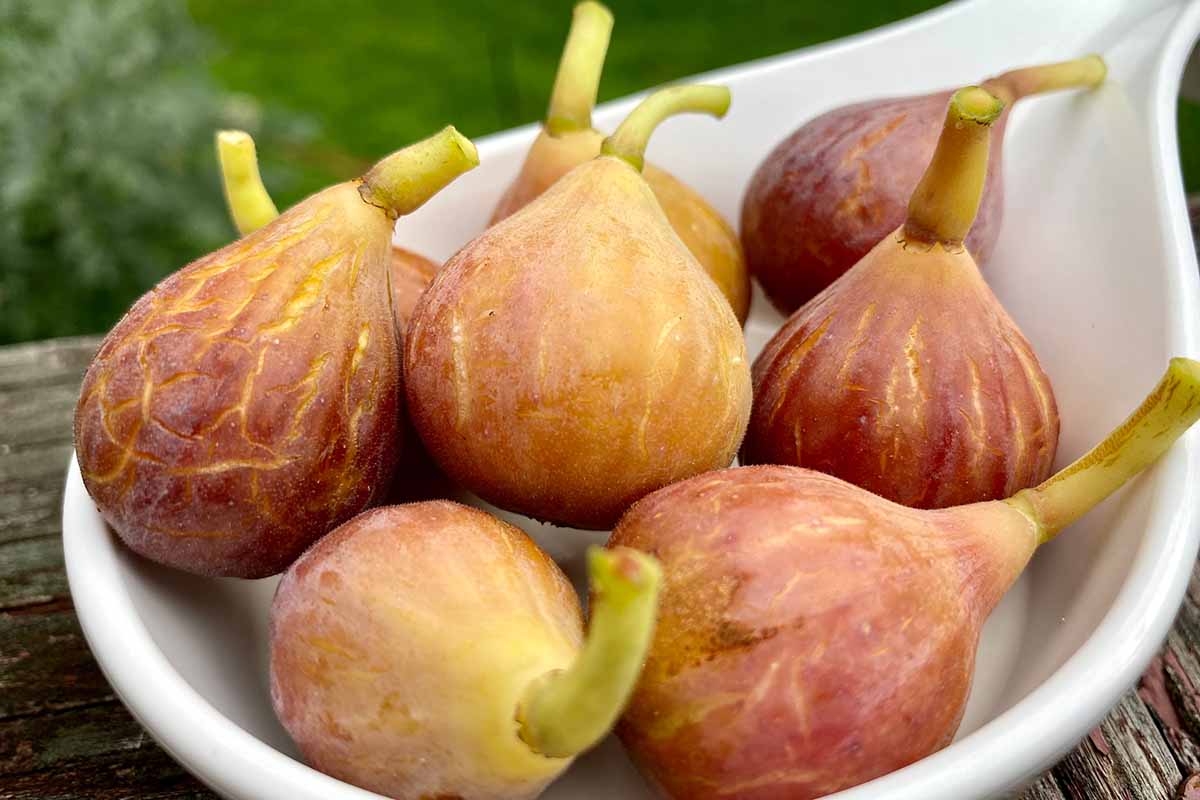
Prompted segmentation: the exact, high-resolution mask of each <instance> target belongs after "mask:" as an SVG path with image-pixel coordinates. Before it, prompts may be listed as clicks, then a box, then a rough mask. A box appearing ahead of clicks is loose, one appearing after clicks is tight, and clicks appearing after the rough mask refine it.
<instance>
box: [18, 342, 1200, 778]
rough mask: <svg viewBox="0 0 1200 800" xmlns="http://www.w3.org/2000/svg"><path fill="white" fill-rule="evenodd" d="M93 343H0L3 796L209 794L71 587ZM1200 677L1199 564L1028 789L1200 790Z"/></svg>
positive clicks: (94, 345)
mask: <svg viewBox="0 0 1200 800" xmlns="http://www.w3.org/2000/svg"><path fill="white" fill-rule="evenodd" d="M97 342H98V340H97V339H95V338H81V339H60V340H55V341H49V342H39V343H34V344H28V345H19V346H13V347H7V348H0V800H18V798H19V799H20V800H35V798H36V800H52V799H53V800H68V799H69V800H83V798H87V799H88V800H116V798H146V799H147V800H148V799H150V798H154V799H155V800H158V799H163V800H165V798H172V799H173V800H178V799H181V798H205V800H210V799H211V798H214V797H215V796H214V795H213V794H212V793H210V792H208V791H207V790H206V789H204V788H203V787H202V786H201V785H200V784H199V782H197V781H196V780H195V779H194V778H192V777H191V776H190V775H188V774H187V773H186V772H185V771H184V770H183V769H182V768H181V767H180V766H179V765H178V764H176V763H175V762H174V761H172V760H171V758H170V757H169V756H168V755H167V754H166V753H165V752H163V750H162V749H161V748H159V747H158V746H157V745H156V744H155V743H154V740H153V739H151V738H150V737H149V736H148V735H147V734H146V732H145V731H144V730H142V728H141V727H140V726H139V725H138V724H137V722H135V721H134V720H133V718H132V717H130V715H129V713H128V712H127V711H126V710H125V709H124V707H123V706H122V705H121V703H120V701H119V700H117V699H116V697H115V696H114V695H113V692H112V689H111V688H110V687H109V685H108V683H107V682H106V681H105V680H104V677H103V676H102V675H101V674H100V669H99V668H98V667H97V665H96V662H95V661H94V660H93V658H92V654H91V652H90V651H89V650H88V648H87V644H86V643H85V642H84V639H83V634H82V633H81V631H80V629H79V622H78V621H77V620H76V618H75V611H74V608H73V606H72V605H71V595H70V593H69V591H68V590H67V579H66V575H65V574H64V572H63V555H62V542H61V532H62V531H61V524H60V513H59V512H60V509H59V506H60V504H61V502H62V488H63V476H64V470H65V468H66V464H67V460H68V457H69V455H70V452H71V417H72V414H73V412H74V408H75V399H76V396H77V394H78V390H79V382H80V378H81V376H82V374H83V370H84V368H85V367H86V366H87V363H88V361H89V360H90V358H91V356H92V353H93V352H94V350H95V348H96V345H97ZM1198 687H1200V571H1198V572H1194V573H1193V576H1192V582H1191V586H1190V587H1189V591H1188V596H1187V600H1186V601H1185V603H1184V606H1183V609H1182V610H1181V611H1180V614H1179V618H1178V620H1177V621H1176V623H1175V627H1174V629H1173V630H1172V631H1171V635H1170V638H1169V639H1168V640H1167V642H1166V646H1165V648H1164V649H1163V651H1162V654H1161V655H1160V656H1159V658H1158V659H1156V660H1155V662H1154V663H1153V664H1152V665H1151V667H1150V669H1149V670H1148V671H1147V673H1146V674H1145V675H1144V676H1143V677H1142V680H1141V682H1140V684H1139V685H1138V687H1137V688H1136V689H1135V690H1132V691H1130V692H1129V694H1127V695H1126V696H1125V698H1124V699H1123V700H1122V701H1121V703H1120V705H1118V706H1117V708H1116V709H1114V710H1113V712H1112V714H1111V715H1110V716H1109V718H1108V719H1107V720H1105V721H1104V723H1103V724H1102V725H1101V726H1100V727H1099V728H1098V729H1097V730H1095V731H1093V732H1092V734H1091V735H1090V736H1089V737H1088V738H1086V739H1085V740H1084V741H1083V742H1082V743H1081V744H1080V745H1079V747H1078V748H1077V749H1076V750H1075V751H1074V752H1073V753H1071V754H1070V755H1069V756H1067V758H1066V759H1065V760H1064V761H1063V762H1062V763H1060V764H1059V765H1058V766H1056V767H1055V768H1054V769H1053V770H1051V771H1050V772H1049V773H1047V774H1046V775H1045V776H1044V777H1043V778H1042V780H1041V781H1040V782H1039V783H1038V784H1037V785H1036V786H1034V787H1033V788H1032V789H1030V790H1029V791H1028V792H1027V793H1026V794H1025V795H1024V797H1023V799H1022V800H1063V798H1071V799H1072V800H1170V799H1171V798H1189V800H1200V689H1198ZM281 800H287V799H286V798H281Z"/></svg>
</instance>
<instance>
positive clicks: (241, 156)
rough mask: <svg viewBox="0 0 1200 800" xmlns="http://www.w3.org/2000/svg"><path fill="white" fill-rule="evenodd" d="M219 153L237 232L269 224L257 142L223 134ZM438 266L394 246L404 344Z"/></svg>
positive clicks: (395, 296) (395, 298)
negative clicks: (255, 143) (407, 330)
mask: <svg viewBox="0 0 1200 800" xmlns="http://www.w3.org/2000/svg"><path fill="white" fill-rule="evenodd" d="M217 154H218V157H219V159H220V162H221V181H222V185H223V186H224V188H225V200H226V203H227V204H228V206H229V215H230V217H232V218H233V224H234V225H235V226H236V227H237V230H238V233H240V234H242V235H243V236H245V235H246V234H248V233H253V232H254V231H256V230H258V229H259V228H261V227H262V226H263V225H266V224H267V223H268V222H270V221H271V220H273V219H275V217H277V216H279V212H278V211H277V210H276V209H275V203H274V202H273V201H272V200H271V196H270V194H268V193H267V189H266V187H265V186H264V185H263V182H262V176H261V175H260V173H259V170H258V156H257V154H256V153H255V147H254V139H253V138H252V137H251V136H250V134H248V133H246V132H245V131H221V132H220V133H218V134H217ZM437 271H438V265H437V264H435V263H434V262H432V261H430V260H429V259H428V258H426V257H425V256H422V255H420V254H418V253H414V252H413V251H411V250H406V249H404V248H403V247H400V246H399V245H393V246H392V258H391V287H392V289H391V291H392V311H393V313H394V314H395V317H396V332H397V333H398V334H399V336H400V341H404V329H405V327H407V325H408V320H409V318H410V317H411V316H412V311H413V308H414V307H416V305H417V299H418V298H420V296H421V295H422V294H423V293H424V292H425V290H426V289H428V288H429V284H430V283H432V282H433V276H434V275H436V274H437Z"/></svg>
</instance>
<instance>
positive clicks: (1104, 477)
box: [1005, 358, 1200, 544]
mask: <svg viewBox="0 0 1200 800" xmlns="http://www.w3.org/2000/svg"><path fill="white" fill-rule="evenodd" d="M1197 419H1200V362H1197V361H1193V360H1191V359H1189V358H1173V359H1171V364H1170V366H1168V367H1167V372H1166V374H1165V375H1163V377H1162V380H1160V381H1159V382H1158V386H1156V387H1155V388H1154V391H1152V392H1151V393H1150V394H1149V395H1148V396H1147V397H1146V399H1145V400H1144V401H1142V404H1141V406H1139V407H1138V409H1137V411H1134V412H1133V414H1132V415H1131V416H1130V417H1129V419H1127V420H1125V422H1124V423H1122V424H1121V427H1119V428H1117V429H1116V430H1115V431H1113V432H1112V433H1110V434H1109V435H1108V437H1107V438H1105V440H1104V441H1102V442H1101V443H1100V444H1098V445H1096V446H1095V447H1093V448H1092V449H1091V450H1090V451H1088V453H1087V454H1086V455H1084V456H1083V457H1082V458H1080V459H1079V460H1078V461H1076V462H1075V463H1074V464H1072V465H1071V466H1069V467H1067V468H1066V469H1064V470H1062V471H1061V472H1059V473H1058V474H1056V475H1052V476H1051V477H1050V478H1049V479H1048V480H1047V481H1046V482H1045V483H1043V484H1041V485H1040V486H1035V487H1033V488H1031V489H1023V490H1021V491H1020V492H1017V493H1016V494H1015V495H1013V496H1012V497H1010V498H1009V499H1008V500H1006V501H1005V502H1007V503H1009V504H1010V505H1013V506H1015V507H1016V508H1018V509H1019V510H1020V511H1022V512H1023V513H1024V514H1025V515H1026V516H1028V517H1030V519H1032V520H1033V521H1034V523H1035V524H1036V525H1037V526H1038V531H1039V534H1040V535H1039V544H1041V543H1045V542H1048V541H1050V540H1051V539H1053V538H1054V537H1055V536H1056V535H1057V534H1058V532H1059V531H1061V530H1062V529H1063V528H1065V527H1067V526H1068V525H1070V524H1071V523H1072V522H1074V521H1075V520H1077V519H1079V518H1080V517H1081V516H1083V515H1084V514H1086V513H1087V512H1088V511H1090V510H1091V509H1092V508H1093V507H1094V506H1095V505H1097V504H1098V503H1099V502H1100V501H1101V500H1103V499H1104V498H1106V497H1108V496H1109V495H1110V494H1112V493H1113V492H1115V491H1116V490H1117V489H1119V488H1121V486H1122V485H1124V484H1125V482H1126V481H1128V480H1129V479H1130V478H1132V477H1133V476H1135V475H1137V474H1138V473H1139V472H1141V471H1142V470H1143V469H1145V468H1146V467H1148V466H1150V465H1151V464H1153V463H1154V462H1155V461H1157V460H1158V458H1159V456H1161V455H1162V454H1163V453H1165V452H1166V451H1167V449H1168V448H1169V447H1170V446H1171V445H1172V444H1173V443H1174V442H1175V440H1176V439H1178V438H1179V437H1180V436H1182V435H1183V433H1184V432H1185V431H1186V430H1187V429H1188V428H1189V427H1191V426H1192V424H1193V423H1194V422H1196V420H1197Z"/></svg>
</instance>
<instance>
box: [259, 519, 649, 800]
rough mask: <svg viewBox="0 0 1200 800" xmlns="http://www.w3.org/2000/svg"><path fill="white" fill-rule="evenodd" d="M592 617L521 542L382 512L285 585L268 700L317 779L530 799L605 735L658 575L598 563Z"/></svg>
mask: <svg viewBox="0 0 1200 800" xmlns="http://www.w3.org/2000/svg"><path fill="white" fill-rule="evenodd" d="M588 555H589V558H588V566H589V571H590V573H591V577H592V586H593V598H592V600H593V602H592V604H591V620H590V623H589V625H588V633H587V640H586V643H585V641H584V632H583V620H582V618H581V615H580V611H579V598H578V597H577V596H576V595H575V590H574V589H573V588H572V587H571V584H570V583H569V582H568V581H567V578H566V576H565V575H563V574H562V572H561V571H560V570H559V568H558V567H557V566H556V565H555V564H554V562H553V561H552V560H550V557H549V556H547V555H546V554H545V553H544V552H542V551H541V550H539V549H538V547H537V545H535V544H534V543H533V541H532V540H530V539H529V537H528V536H526V535H525V534H524V533H523V532H522V531H521V530H519V529H517V528H515V527H513V526H512V525H508V524H506V523H504V522H501V521H500V520H498V519H496V518H495V517H492V516H490V515H489V514H486V513H484V512H483V511H479V510H477V509H474V508H467V507H465V506H460V505H457V504H455V503H448V502H427V503H417V504H412V505H406V506H392V507H388V508H380V509H375V510H373V511H369V512H367V513H365V514H362V515H360V516H358V517H356V518H355V519H353V520H351V521H350V522H348V523H346V524H345V525H343V526H341V527H340V528H338V529H337V530H336V531H334V532H333V533H331V534H329V535H328V536H326V537H325V538H323V539H322V540H321V541H320V542H318V543H317V544H316V545H315V546H313V548H312V549H311V550H309V551H308V552H306V553H305V554H304V555H303V556H302V557H301V558H300V559H299V560H297V561H296V563H295V564H293V565H292V567H291V569H289V570H288V572H287V574H286V575H285V576H284V578H283V580H282V581H281V582H280V584H279V589H278V591H277V592H276V593H275V600H274V602H273V603H272V604H271V699H272V701H273V704H274V707H275V711H276V714H277V715H278V717H279V720H280V722H281V723H282V724H283V726H284V728H286V729H287V731H288V733H289V734H290V735H291V736H292V738H293V739H294V740H295V741H296V744H297V745H299V747H300V751H301V752H302V753H303V754H304V756H305V758H306V759H307V760H308V762H309V763H310V764H312V765H313V766H314V767H316V768H317V769H319V770H321V771H323V772H326V773H328V774H330V775H333V776H335V777H338V778H341V779H342V780H345V781H348V782H350V783H353V784H355V785H357V786H361V787H362V788H364V789H368V790H370V791H374V792H379V793H381V794H384V795H387V796H388V797H396V798H417V797H426V798H432V797H443V798H448V797H470V798H488V799H489V800H509V798H512V800H523V799H524V798H533V797H535V796H536V795H537V794H538V793H539V792H540V791H541V790H542V789H543V788H545V786H546V784H548V783H549V782H550V781H552V780H553V779H554V778H555V777H556V776H557V775H559V774H560V773H562V772H563V770H565V769H566V768H567V767H568V766H569V765H570V763H571V760H572V758H573V757H574V756H575V755H576V754H578V753H580V752H582V751H584V750H586V749H588V748H589V747H591V746H592V745H594V744H595V743H596V742H597V741H598V740H599V739H600V738H601V737H603V736H604V735H605V734H606V733H608V731H609V729H610V728H611V727H612V725H613V723H614V722H615V721H616V719H617V716H618V715H619V714H620V712H621V709H622V708H623V707H624V706H625V703H626V701H627V700H628V698H629V694H630V692H631V691H632V690H633V685H634V683H635V682H636V680H637V676H638V674H639V672H640V671H641V666H642V661H643V659H644V658H645V656H646V650H647V649H648V648H649V645H650V638H651V635H652V631H653V625H654V614H655V609H656V603H657V598H658V589H659V585H660V581H661V573H660V571H659V569H658V565H657V563H656V562H655V561H654V559H652V558H649V557H648V556H645V555H643V554H642V553H637V552H634V551H606V550H602V549H600V548H593V550H592V551H591V552H590V553H589V554H588Z"/></svg>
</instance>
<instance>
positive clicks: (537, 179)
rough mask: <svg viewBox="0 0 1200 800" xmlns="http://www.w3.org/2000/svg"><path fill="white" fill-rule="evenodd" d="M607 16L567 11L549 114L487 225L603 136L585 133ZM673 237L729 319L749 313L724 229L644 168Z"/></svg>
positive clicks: (712, 214) (585, 155)
mask: <svg viewBox="0 0 1200 800" xmlns="http://www.w3.org/2000/svg"><path fill="white" fill-rule="evenodd" d="M612 26H613V16H612V12H610V11H609V10H608V9H607V8H606V7H605V6H603V5H601V4H600V3H597V2H593V0H584V2H582V3H579V4H578V5H576V6H575V11H574V14H573V15H572V18H571V29H570V31H569V33H568V34H567V43H566V45H565V46H564V48H563V54H562V59H561V61H560V62H559V65H558V74H557V76H556V77H555V80H554V89H553V90H552V92H551V96H550V110H549V111H548V112H547V115H546V120H545V122H544V123H543V124H542V129H541V130H540V131H539V132H538V136H537V139H535V140H534V142H533V145H532V146H531V147H530V149H529V154H528V155H527V156H526V158H525V162H524V164H523V165H522V166H521V171H520V173H519V174H518V175H517V177H516V179H515V180H514V181H513V183H512V185H511V186H509V187H508V190H507V191H506V192H505V193H504V196H503V197H501V199H500V203H499V204H498V205H497V206H496V210H495V211H494V212H493V213H492V221H491V224H493V225H494V224H495V223H497V222H499V221H500V220H502V219H504V218H505V217H507V216H509V215H511V214H513V213H515V212H516V211H518V210H520V209H521V208H524V207H525V206H526V205H528V204H529V202H530V201H532V200H533V199H534V198H535V197H538V196H539V195H541V194H542V192H544V191H546V190H547V189H549V188H550V187H551V186H552V185H553V184H554V182H555V181H557V180H558V179H559V178H561V177H562V176H563V175H566V174H567V173H568V172H570V171H571V170H572V169H574V168H575V167H577V166H579V165H580V164H582V163H584V162H585V161H589V160H591V159H593V158H595V157H596V154H597V153H599V152H600V143H601V142H602V141H604V134H602V133H600V132H599V131H597V130H596V129H595V128H593V127H592V108H593V107H594V106H595V105H596V94H597V90H598V88H599V86H600V74H601V71H602V70H603V68H604V56H605V54H606V53H607V51H608V37H609V33H611V31H612ZM642 175H643V176H644V177H645V179H646V183H648V184H649V185H650V188H651V189H652V190H653V191H654V195H655V197H657V198H658V203H659V205H661V206H662V209H663V211H664V212H665V213H666V215H667V219H668V220H669V221H670V223H671V226H672V227H673V228H674V229H675V233H677V234H679V238H680V239H682V240H683V243H684V244H685V245H687V247H688V249H690V250H691V251H692V255H693V256H695V257H696V260H697V261H699V262H700V266H702V267H704V271H705V272H707V273H708V276H709V277H710V278H712V279H713V281H715V282H716V284H717V286H718V287H719V288H720V289H721V293H722V294H724V295H725V299H727V300H728V301H729V305H730V306H731V307H732V308H733V313H734V314H736V315H737V318H738V322H745V321H746V315H747V314H748V313H749V312H750V275H749V273H748V272H747V271H746V261H745V258H744V257H743V256H742V246H741V243H740V242H739V241H738V237H737V234H736V233H735V232H734V230H733V228H732V226H730V224H729V223H728V222H726V221H725V218H724V217H722V216H721V214H720V212H718V211H717V210H716V209H715V208H713V207H712V206H711V205H709V204H708V202H707V201H706V200H705V199H704V198H703V197H701V196H700V194H699V192H697V191H696V190H694V189H692V188H691V187H690V186H688V185H687V184H685V183H684V182H683V181H681V180H679V179H678V178H676V177H675V176H674V175H671V174H670V173H669V172H667V171H665V170H662V169H659V168H658V167H655V166H654V165H653V164H646V165H645V167H644V168H643V170H642Z"/></svg>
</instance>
